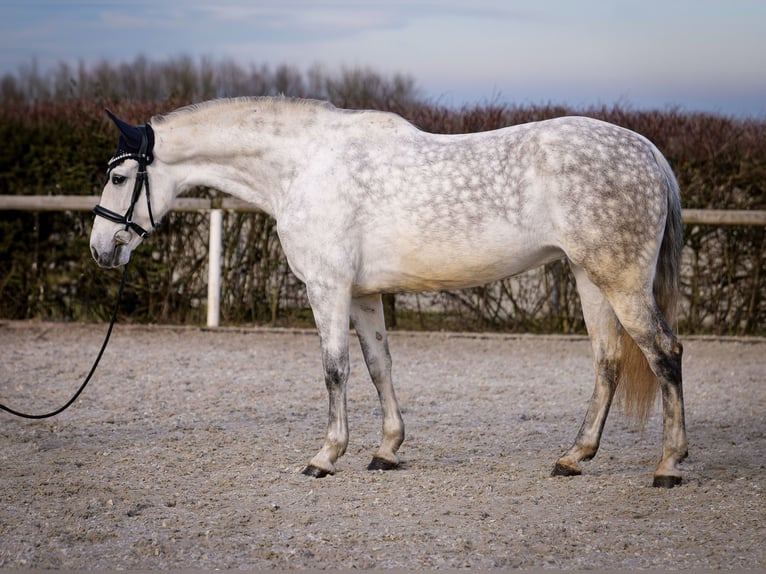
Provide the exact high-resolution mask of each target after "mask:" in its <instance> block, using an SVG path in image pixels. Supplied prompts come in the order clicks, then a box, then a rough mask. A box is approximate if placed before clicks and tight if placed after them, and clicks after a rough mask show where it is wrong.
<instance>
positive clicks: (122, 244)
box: [90, 229, 133, 269]
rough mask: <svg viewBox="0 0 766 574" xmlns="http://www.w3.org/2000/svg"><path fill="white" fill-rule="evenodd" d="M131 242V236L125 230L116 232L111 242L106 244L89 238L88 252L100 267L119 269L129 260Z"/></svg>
mask: <svg viewBox="0 0 766 574" xmlns="http://www.w3.org/2000/svg"><path fill="white" fill-rule="evenodd" d="M132 240H133V234H132V233H131V232H130V231H128V230H126V229H121V230H119V231H117V232H116V233H115V234H114V236H113V237H112V238H111V240H109V241H106V242H99V241H98V240H97V239H96V238H93V237H91V241H90V252H91V255H93V259H95V260H96V263H98V265H99V266H100V267H105V268H110V269H111V268H114V267H119V266H121V265H125V264H126V263H127V262H128V261H129V260H130V254H131V253H132V251H133V249H132V248H131V242H132Z"/></svg>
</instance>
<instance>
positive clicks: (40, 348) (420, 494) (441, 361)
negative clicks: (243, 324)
mask: <svg viewBox="0 0 766 574" xmlns="http://www.w3.org/2000/svg"><path fill="white" fill-rule="evenodd" d="M105 330H106V327H105V326H104V325H83V324H62V323H56V324H54V323H40V322H3V323H0V348H2V361H1V365H0V401H1V402H3V403H4V404H8V405H10V406H13V407H15V408H19V409H22V410H23V409H26V410H30V411H34V412H41V411H44V410H46V409H52V408H56V407H57V406H59V405H60V404H61V403H63V402H65V401H66V400H67V399H68V397H69V396H70V395H71V393H72V392H73V391H74V390H75V389H76V388H77V385H78V384H79V381H81V380H82V378H83V377H84V375H85V374H86V373H87V371H88V369H89V368H90V364H91V362H92V360H93V358H94V357H95V354H96V352H97V351H98V348H99V346H100V343H101V339H102V338H103V335H104V333H105ZM683 341H684V345H685V356H684V370H685V372H684V377H685V388H684V391H685V395H686V407H687V428H688V432H689V440H690V448H689V450H690V456H689V458H688V459H687V461H686V462H684V463H683V465H682V466H683V472H684V483H683V485H682V486H680V487H678V488H674V489H672V490H662V489H655V488H652V487H651V481H652V471H653V469H654V466H655V465H656V463H657V461H658V459H659V455H660V448H661V422H660V418H659V414H658V413H655V414H654V415H653V416H652V417H651V418H650V420H649V422H648V424H647V426H646V428H645V429H643V430H640V429H636V428H635V426H634V425H633V423H632V422H631V421H630V420H628V419H626V418H625V416H624V415H623V414H622V413H621V412H620V411H619V410H618V409H615V411H614V412H613V413H612V416H611V418H610V419H609V420H608V422H607V425H606V430H605V434H604V439H603V441H602V446H601V450H600V452H599V454H598V456H597V457H596V458H595V459H594V460H593V461H591V462H588V463H585V464H584V465H583V469H584V472H583V475H582V476H579V477H573V478H560V477H556V478H552V477H550V476H549V474H550V471H551V469H552V467H553V463H554V461H555V459H556V458H557V457H558V456H559V455H560V454H561V453H562V452H563V451H564V450H565V449H566V448H567V447H568V446H569V444H570V442H571V441H572V440H573V439H574V436H575V433H576V431H577V429H578V428H579V424H580V422H581V419H582V417H583V415H584V414H585V408H586V404H587V400H588V398H589V397H590V393H591V391H592V380H593V368H592V364H591V358H590V347H589V344H588V341H587V339H585V338H580V337H555V336H549V337H541V336H505V335H465V334H454V333H418V334H413V333H399V332H395V333H392V334H391V337H390V346H391V351H392V354H393V358H394V377H395V381H396V388H397V393H398V396H399V400H400V403H401V405H402V409H403V414H404V418H405V422H406V425H407V438H406V440H405V443H404V445H403V446H402V449H401V451H400V454H401V458H402V465H401V468H400V469H398V470H396V471H390V472H383V471H374V472H370V471H366V470H365V467H366V465H367V463H368V462H369V459H370V458H371V456H372V453H373V452H374V450H375V447H376V445H377V442H378V441H379V437H380V410H379V407H378V404H377V397H376V394H375V391H374V389H373V387H372V385H371V384H370V383H369V380H368V378H367V374H366V372H365V369H364V363H363V361H362V359H361V353H360V352H359V348H358V345H357V344H353V345H352V353H351V357H352V372H351V380H350V384H349V399H348V404H349V424H350V430H351V443H350V445H349V449H348V452H347V454H346V455H345V456H344V457H343V458H342V459H341V460H340V461H339V463H338V472H337V473H336V474H335V475H334V476H331V477H327V478H324V479H320V480H317V479H311V478H307V477H305V476H303V475H301V474H300V470H301V469H302V467H303V465H304V464H305V463H306V462H307V461H308V460H309V458H311V456H312V455H313V454H314V453H315V452H316V451H317V450H318V448H319V447H320V446H321V443H322V439H323V435H324V429H325V425H326V418H325V417H326V412H327V399H326V396H325V389H324V383H323V378H322V373H321V368H320V354H319V343H318V338H317V337H316V335H315V334H314V333H313V332H309V331H292V330H268V329H235V328H222V329H217V330H205V329H200V328H194V327H167V326H145V325H140V326H139V325H117V327H116V328H115V332H114V334H113V336H112V341H111V343H110V345H109V348H108V349H107V351H106V353H105V355H104V358H103V361H102V365H101V366H100V367H99V370H98V371H97V372H96V375H95V376H94V378H93V381H92V382H91V384H90V386H89V387H88V388H87V389H86V390H85V392H84V393H83V395H82V396H81V397H80V399H79V400H78V401H77V402H76V403H75V404H74V405H73V406H72V407H71V408H70V409H69V410H68V411H66V412H65V413H63V414H61V415H59V416H58V417H56V418H53V419H48V420H44V421H25V420H20V419H16V418H14V417H11V416H10V415H7V414H5V413H2V414H0V468H2V472H0V567H2V568H6V569H8V568H25V569H26V568H67V569H82V568H88V569H95V568H99V569H100V568H109V569H159V568H163V569H164V568H192V569H194V568H197V569H201V568H205V569H208V568H221V569H224V568H242V569H252V568H317V569H325V568H393V567H396V568H437V569H438V568H463V567H472V568H487V569H489V568H511V567H523V568H541V567H542V568H566V569H614V568H617V569H635V568H655V569H657V568H662V569H686V568H706V569H730V568H763V567H766V545H765V544H764V540H766V526H764V517H766V504H765V503H764V493H763V491H764V486H765V485H766V479H764V467H765V466H766V432H765V431H766V422H765V420H766V419H764V406H765V405H766V386H765V385H764V371H765V369H764V359H763V358H764V356H766V340H764V339H708V338H687V339H683ZM657 411H659V409H657Z"/></svg>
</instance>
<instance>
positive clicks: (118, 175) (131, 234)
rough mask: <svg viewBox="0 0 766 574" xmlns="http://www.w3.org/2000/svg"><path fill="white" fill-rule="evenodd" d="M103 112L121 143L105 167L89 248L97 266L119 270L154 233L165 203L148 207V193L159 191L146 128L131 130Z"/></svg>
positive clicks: (150, 201) (150, 202) (150, 132)
mask: <svg viewBox="0 0 766 574" xmlns="http://www.w3.org/2000/svg"><path fill="white" fill-rule="evenodd" d="M106 112H107V114H108V115H109V117H110V118H111V119H112V121H113V122H114V124H115V125H116V126H117V128H118V129H119V131H120V139H119V142H118V144H117V150H116V151H115V153H114V156H113V157H112V159H111V160H110V161H109V164H108V167H107V172H106V177H105V179H104V190H103V192H102V194H101V201H100V203H99V204H98V205H97V206H96V207H95V208H94V209H93V212H94V213H95V214H96V219H95V221H94V223H93V230H92V231H91V235H90V249H91V253H92V254H93V258H94V259H95V260H96V262H97V263H98V264H99V265H100V266H102V267H118V266H120V265H124V264H125V263H127V262H128V260H129V259H130V254H131V253H132V251H133V250H134V249H135V248H136V247H138V245H139V244H140V243H141V241H143V239H144V238H145V237H147V236H148V235H149V234H150V233H151V232H152V231H154V228H155V227H156V224H155V219H157V220H159V218H160V217H161V216H162V215H163V214H164V213H165V212H166V211H167V209H168V207H169V204H168V202H166V201H161V202H160V205H157V204H156V201H155V202H154V203H155V205H153V198H152V195H151V191H150V190H157V189H158V187H159V189H160V191H162V185H163V181H162V178H161V177H158V176H159V174H158V173H156V171H157V170H156V169H155V166H152V165H151V164H152V163H153V162H154V141H155V140H154V130H153V129H152V127H151V125H149V124H146V125H142V126H133V125H130V124H128V123H126V122H124V121H122V120H121V119H119V118H118V117H117V116H115V115H114V114H112V113H111V112H110V111H109V110H106ZM150 173H151V175H152V177H151V178H150ZM150 180H151V184H152V185H151V187H150V185H149V184H150ZM165 185H167V183H165ZM155 195H159V196H165V195H166V194H164V193H160V194H155Z"/></svg>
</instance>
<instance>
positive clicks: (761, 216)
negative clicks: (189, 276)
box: [0, 195, 766, 226]
mask: <svg viewBox="0 0 766 574" xmlns="http://www.w3.org/2000/svg"><path fill="white" fill-rule="evenodd" d="M98 201H99V196H97V195H0V210H19V211H90V210H91V209H93V206H94V205H96V204H97V203H98ZM211 209H223V210H224V211H252V212H257V211H260V210H259V209H258V208H257V207H255V206H254V205H252V204H250V203H247V202H244V201H241V200H239V199H233V198H229V197H226V198H223V199H204V198H194V197H179V198H177V199H176V200H175V202H174V204H173V211H208V210H211ZM683 220H684V223H686V224H687V225H764V226H766V211H749V210H729V209H684V210H683Z"/></svg>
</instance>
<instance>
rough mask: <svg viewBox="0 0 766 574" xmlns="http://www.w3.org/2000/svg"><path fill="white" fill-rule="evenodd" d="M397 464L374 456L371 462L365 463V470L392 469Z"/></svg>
mask: <svg viewBox="0 0 766 574" xmlns="http://www.w3.org/2000/svg"><path fill="white" fill-rule="evenodd" d="M398 466H399V465H398V464H397V463H395V462H391V461H390V460H386V459H384V458H379V457H377V456H374V457H372V462H370V464H368V465H367V470H394V469H396V467H398Z"/></svg>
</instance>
